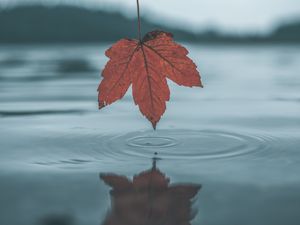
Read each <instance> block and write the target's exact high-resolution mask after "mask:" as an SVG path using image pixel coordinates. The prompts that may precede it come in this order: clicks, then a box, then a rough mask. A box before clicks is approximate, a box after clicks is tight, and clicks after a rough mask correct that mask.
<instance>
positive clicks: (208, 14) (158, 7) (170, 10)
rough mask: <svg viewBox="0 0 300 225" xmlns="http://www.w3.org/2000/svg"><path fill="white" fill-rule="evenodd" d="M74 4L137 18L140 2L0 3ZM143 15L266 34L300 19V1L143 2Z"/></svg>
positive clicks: (10, 0) (8, 0) (7, 0)
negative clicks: (137, 8)
mask: <svg viewBox="0 0 300 225" xmlns="http://www.w3.org/2000/svg"><path fill="white" fill-rule="evenodd" d="M32 1H36V2H42V3H45V2H51V4H53V3H57V2H65V1H67V2H74V3H76V4H79V5H87V6H92V7H95V6H96V7H105V8H107V9H109V8H112V9H116V8H117V9H119V10H121V11H122V12H123V13H125V14H127V15H129V16H135V13H136V12H135V7H136V0H0V3H2V4H4V5H5V4H12V3H13V2H22V3H24V2H32ZM140 4H141V11H142V14H144V15H146V16H147V17H149V18H152V19H154V20H164V21H167V22H169V23H172V22H173V23H174V24H177V25H178V24H180V25H184V26H187V27H192V28H193V29H195V30H199V29H203V28H204V27H208V26H210V27H211V26H213V27H215V28H220V29H223V30H228V31H237V32H243V31H264V30H269V29H270V28H272V27H273V26H274V25H275V24H277V23H278V22H280V21H284V20H288V19H290V18H294V17H298V18H300V0H140Z"/></svg>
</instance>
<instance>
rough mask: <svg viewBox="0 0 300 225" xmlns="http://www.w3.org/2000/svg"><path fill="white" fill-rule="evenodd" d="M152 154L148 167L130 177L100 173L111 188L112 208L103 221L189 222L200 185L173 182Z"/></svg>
mask: <svg viewBox="0 0 300 225" xmlns="http://www.w3.org/2000/svg"><path fill="white" fill-rule="evenodd" d="M157 159H158V158H153V165H152V168H151V169H150V170H147V171H143V172H141V173H140V174H138V175H135V176H134V177H133V180H132V181H131V180H129V179H128V178H126V177H125V176H119V175H115V174H101V175H100V178H101V179H102V180H103V181H104V182H105V183H106V184H107V185H109V186H110V187H111V188H112V190H111V191H110V195H111V206H112V208H111V211H110V212H109V214H108V215H107V217H106V218H105V220H104V222H103V225H115V224H116V225H117V224H118V225H120V224H122V225H135V224H136V225H153V224H155V225H160V224H161V225H188V224H190V221H191V220H192V219H193V218H194V217H195V215H196V213H193V212H192V199H193V198H194V197H195V196H196V194H197V193H198V191H199V190H200V188H201V185H193V184H172V185H170V179H169V178H168V177H166V176H165V174H163V173H162V172H161V171H160V170H159V169H158V168H157V167H156V162H157Z"/></svg>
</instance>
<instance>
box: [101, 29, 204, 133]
mask: <svg viewBox="0 0 300 225" xmlns="http://www.w3.org/2000/svg"><path fill="white" fill-rule="evenodd" d="M172 37H173V36H172V34H170V33H166V32H163V31H152V32H149V33H147V34H146V35H145V37H144V38H143V40H142V41H141V42H140V41H138V40H131V39H122V40H120V41H118V42H117V43H116V44H114V45H113V46H112V47H111V48H110V49H108V50H107V51H106V53H105V54H106V56H107V57H109V58H110V60H109V61H108V63H107V65H106V66H105V68H104V70H103V72H102V76H103V80H102V81H101V83H100V85H99V88H98V91H99V96H98V100H99V108H100V109H101V108H103V107H104V106H106V105H110V104H112V103H113V102H115V101H117V100H119V99H121V98H122V97H123V96H124V95H125V93H126V92H127V90H128V88H129V86H130V85H131V84H132V92H133V98H134V102H135V104H136V105H138V106H139V109H140V111H141V112H142V114H143V115H144V116H146V117H147V119H148V120H149V121H150V122H151V123H152V126H153V128H154V129H155V128H156V124H157V122H158V121H159V120H160V118H161V116H162V115H163V114H164V112H165V110H166V101H169V99H170V90H169V87H168V84H167V80H166V78H169V79H170V80H172V81H174V82H175V83H177V84H178V85H183V86H188V87H193V86H198V87H203V86H202V83H201V78H200V74H199V72H198V71H197V66H196V65H195V64H194V63H193V61H192V60H191V59H190V58H188V57H187V54H188V51H187V50H186V49H185V48H184V47H182V46H181V45H179V44H177V43H176V42H174V41H173V38H172Z"/></svg>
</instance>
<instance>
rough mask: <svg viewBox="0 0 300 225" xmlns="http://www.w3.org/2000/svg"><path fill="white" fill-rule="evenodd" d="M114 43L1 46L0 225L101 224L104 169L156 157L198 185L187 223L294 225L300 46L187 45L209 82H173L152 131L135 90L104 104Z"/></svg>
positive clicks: (135, 168)
mask: <svg viewBox="0 0 300 225" xmlns="http://www.w3.org/2000/svg"><path fill="white" fill-rule="evenodd" d="M109 45H110V44H101V45H83V46H79V45H72V46H59V45H52V46H2V47H0V127H1V129H0V149H1V151H0V179H1V185H0V196H1V201H0V211H1V213H0V214H1V216H0V224H11V225H14V224H21V225H23V224H24V225H25V224H26V225H27V224H28V225H29V224H30V225H33V224H41V225H54V224H55V225H60V224H64V225H71V224H76V225H77V224H78V225H81V224H102V223H104V220H105V218H107V215H108V213H107V212H109V209H111V204H110V196H109V190H110V189H109V187H108V186H106V185H105V184H104V182H103V181H101V180H100V179H99V173H114V174H120V175H124V176H128V177H129V178H130V177H132V176H133V175H135V174H139V173H141V172H142V171H146V170H148V169H149V168H151V164H152V158H153V157H154V156H155V157H157V158H158V159H157V166H158V168H159V169H160V171H162V173H164V174H166V176H167V177H169V178H170V180H171V181H172V182H175V183H184V184H191V183H193V184H196V185H198V184H201V185H202V188H201V191H199V193H197V196H194V197H195V199H194V200H193V204H192V205H193V209H194V210H196V211H198V213H197V214H196V215H195V218H194V219H193V220H192V221H191V224H195V225H198V224H199V225H201V224H205V225H213V224H218V225H223V224H224V225H226V224H240V225H266V224H272V225H282V224H286V225H299V223H300V216H299V212H298V211H299V208H300V192H299V187H300V177H299V171H300V152H299V146H300V93H299V89H300V77H299V73H300V68H299V64H300V47H299V46H271V45H270V46H263V45H257V46H255V45H254V46H221V45H220V46H217V47H214V46H212V45H210V46H204V45H189V44H187V47H188V49H190V56H191V57H192V58H193V59H194V61H195V62H196V64H197V65H198V67H199V71H200V72H201V75H202V78H203V83H204V86H205V87H204V89H200V88H192V89H190V88H185V87H179V86H176V85H175V84H174V83H172V82H171V81H169V86H170V89H171V100H170V102H169V103H168V104H167V111H166V113H165V114H164V116H163V117H162V120H161V121H160V123H159V124H158V127H157V131H153V130H152V128H151V124H150V123H149V122H148V121H147V120H146V119H145V118H143V117H142V116H141V115H140V112H139V110H138V108H137V107H136V106H135V105H134V103H133V100H132V95H131V90H129V91H128V93H127V95H126V96H125V97H124V98H123V99H122V100H120V101H118V102H117V103H115V104H113V105H111V106H109V107H107V108H105V109H103V110H101V111H99V110H98V105H97V87H98V84H99V82H100V72H101V69H102V68H103V66H104V65H105V63H106V61H107V59H106V58H105V56H104V54H103V53H104V51H105V49H107V48H108V46H109ZM155 153H157V155H155ZM172 182H171V183H172ZM122 188H124V186H122ZM126 193H127V192H126ZM130 193H131V192H130ZM134 193H135V192H134ZM147 193H148V192H147ZM155 193H156V192H155ZM157 193H160V192H157ZM131 194H132V193H131ZM131 194H130V196H131ZM195 194H196V193H195ZM125 197H127V195H125ZM126 199H127V198H126ZM130 199H132V198H129V200H128V201H129V202H131V201H130ZM134 199H135V198H134ZM134 201H136V199H135V200H134ZM180 202H181V201H180ZM147 204H148V203H147ZM150 205H152V203H151V204H150ZM150 208H151V207H150ZM133 215H134V216H136V215H135V214H133ZM151 218H152V217H151Z"/></svg>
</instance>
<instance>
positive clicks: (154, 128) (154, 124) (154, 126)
mask: <svg viewBox="0 0 300 225" xmlns="http://www.w3.org/2000/svg"><path fill="white" fill-rule="evenodd" d="M151 123H152V127H153V130H156V124H157V123H156V122H151Z"/></svg>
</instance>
